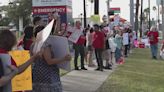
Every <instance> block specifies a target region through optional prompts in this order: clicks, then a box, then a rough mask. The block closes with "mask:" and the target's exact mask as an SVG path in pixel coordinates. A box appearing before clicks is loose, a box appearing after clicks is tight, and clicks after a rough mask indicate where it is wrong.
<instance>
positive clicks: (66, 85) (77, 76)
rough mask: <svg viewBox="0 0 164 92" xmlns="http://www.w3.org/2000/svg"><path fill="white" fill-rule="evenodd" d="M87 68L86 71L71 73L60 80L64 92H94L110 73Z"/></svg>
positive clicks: (109, 71)
mask: <svg viewBox="0 0 164 92" xmlns="http://www.w3.org/2000/svg"><path fill="white" fill-rule="evenodd" d="M87 68H88V67H87ZM94 69H95V68H88V70H87V71H84V70H81V71H72V72H70V73H68V74H67V75H65V76H63V77H62V78H61V81H62V85H63V90H64V92H95V91H96V90H97V89H98V88H99V87H100V86H101V85H102V84H103V83H104V82H105V80H106V79H107V78H108V76H109V75H110V74H111V73H112V71H111V70H105V71H103V72H100V71H95V70H94Z"/></svg>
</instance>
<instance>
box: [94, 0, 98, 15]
mask: <svg viewBox="0 0 164 92" xmlns="http://www.w3.org/2000/svg"><path fill="white" fill-rule="evenodd" d="M94 2H95V5H94V6H95V7H94V9H95V11H94V14H95V15H98V14H99V0H94Z"/></svg>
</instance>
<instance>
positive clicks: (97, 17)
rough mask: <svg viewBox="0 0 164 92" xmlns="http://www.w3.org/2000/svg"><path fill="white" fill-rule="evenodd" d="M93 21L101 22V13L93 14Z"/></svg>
mask: <svg viewBox="0 0 164 92" xmlns="http://www.w3.org/2000/svg"><path fill="white" fill-rule="evenodd" d="M91 21H92V22H93V23H98V24H99V23H100V16H99V15H92V16H91Z"/></svg>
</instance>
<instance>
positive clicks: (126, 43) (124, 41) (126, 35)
mask: <svg viewBox="0 0 164 92" xmlns="http://www.w3.org/2000/svg"><path fill="white" fill-rule="evenodd" d="M128 44H129V33H123V45H128Z"/></svg>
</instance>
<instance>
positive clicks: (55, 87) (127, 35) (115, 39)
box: [0, 14, 156, 92]
mask: <svg viewBox="0 0 164 92" xmlns="http://www.w3.org/2000/svg"><path fill="white" fill-rule="evenodd" d="M52 19H55V24H54V27H53V28H52V32H51V35H57V36H64V37H67V38H69V37H70V36H71V35H72V34H73V33H74V32H77V31H79V33H80V34H78V35H79V36H78V37H77V38H78V39H77V41H76V42H70V43H71V44H73V49H74V55H73V56H74V69H75V70H87V65H88V67H96V66H97V68H95V70H96V71H104V69H110V70H111V69H112V68H113V66H114V65H115V64H122V63H124V58H126V57H128V55H129V54H130V53H131V49H132V47H133V41H134V40H135V39H134V34H133V32H132V30H131V26H130V25H126V26H125V25H123V24H122V25H120V24H118V25H112V24H109V23H108V22H107V21H106V20H103V23H102V24H94V25H88V27H87V28H83V27H82V26H81V22H80V21H76V22H75V25H74V26H72V27H71V26H69V27H71V31H70V29H69V31H68V30H67V29H68V27H66V25H64V24H63V25H60V17H59V16H54V14H49V21H51V20H52ZM43 24H44V23H43V22H42V18H41V17H35V18H34V19H33V25H32V26H27V27H25V29H24V35H23V37H22V39H21V40H19V41H18V42H17V40H16V37H15V35H13V34H12V32H10V31H9V30H3V31H1V32H0V54H6V55H9V54H8V52H9V51H11V50H12V48H13V47H14V46H15V45H16V46H17V47H23V49H24V50H29V51H30V54H31V58H30V59H29V60H28V62H26V63H25V64H23V65H21V66H17V65H16V63H15V61H14V60H13V59H12V57H10V58H11V62H12V65H10V66H8V68H9V69H10V72H9V73H8V74H6V72H5V71H4V70H3V69H4V68H3V67H4V66H3V63H2V62H0V92H11V89H12V88H11V79H12V78H14V76H16V75H18V74H20V73H22V72H23V71H24V70H25V69H26V68H27V67H28V66H29V65H31V64H32V77H33V78H32V79H33V80H32V84H33V91H32V92H62V85H61V81H60V71H59V67H58V66H57V65H58V64H61V63H64V62H68V61H71V58H72V56H71V55H70V54H68V55H66V56H65V57H63V58H55V56H54V54H53V52H52V48H53V47H52V46H51V45H50V43H48V42H45V43H44V44H43V46H42V48H41V51H40V52H38V53H35V52H34V45H35V44H36V43H35V42H36V37H37V33H38V32H40V31H42V30H43V29H44V28H45V26H43ZM150 35H151V34H150ZM79 56H80V58H81V59H80V61H81V65H80V67H79V65H78V61H79V59H78V57H79ZM155 56H156V54H153V57H154V58H155ZM94 60H96V63H95V62H94ZM1 61H2V59H1ZM104 61H105V62H104ZM86 64H87V65H86Z"/></svg>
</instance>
